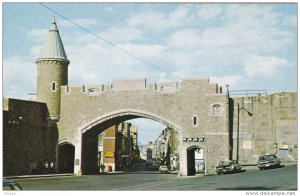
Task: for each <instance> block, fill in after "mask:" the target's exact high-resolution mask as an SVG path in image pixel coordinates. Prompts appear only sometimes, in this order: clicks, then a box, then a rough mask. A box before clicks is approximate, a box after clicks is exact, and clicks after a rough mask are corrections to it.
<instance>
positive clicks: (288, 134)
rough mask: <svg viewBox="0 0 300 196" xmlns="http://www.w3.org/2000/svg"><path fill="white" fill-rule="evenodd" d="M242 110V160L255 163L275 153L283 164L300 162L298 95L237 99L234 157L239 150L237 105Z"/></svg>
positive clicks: (240, 154)
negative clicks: (298, 152) (298, 159)
mask: <svg viewBox="0 0 300 196" xmlns="http://www.w3.org/2000/svg"><path fill="white" fill-rule="evenodd" d="M238 103H239V104H240V107H241V108H245V109H247V110H248V111H249V112H251V113H253V116H252V117H251V116H248V114H247V112H246V111H244V110H240V129H239V142H238V143H239V153H238V154H239V161H240V163H242V164H256V163H257V161H258V158H259V156H260V155H263V154H266V153H269V154H272V153H275V154H277V156H278V157H279V158H280V159H281V161H282V163H283V164H285V165H287V164H295V163H297V151H298V148H297V134H298V130H297V93H278V94H272V95H268V96H255V97H241V98H234V119H233V123H234V125H233V158H234V159H235V158H236V149H237V148H236V147H237V104H238Z"/></svg>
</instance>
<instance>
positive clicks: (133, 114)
mask: <svg viewBox="0 0 300 196" xmlns="http://www.w3.org/2000/svg"><path fill="white" fill-rule="evenodd" d="M135 118H147V119H151V120H154V121H157V122H160V123H162V124H164V125H166V126H167V127H170V128H172V129H173V130H174V131H176V132H177V133H178V134H179V135H180V130H181V128H180V127H179V125H177V124H175V123H174V122H170V121H168V120H166V119H164V118H163V117H161V116H159V115H156V114H153V113H149V112H146V111H141V110H135V109H124V110H120V111H115V112H112V113H109V114H106V115H103V116H101V117H98V118H96V119H94V120H93V121H91V122H89V123H87V124H86V125H84V126H83V127H81V128H79V129H78V137H79V140H78V141H81V142H78V143H76V144H75V145H76V149H77V151H76V155H75V162H76V164H75V167H74V173H81V174H95V173H97V161H98V158H97V155H98V152H97V147H98V146H97V145H98V140H97V135H98V134H100V133H101V132H103V131H104V130H106V129H107V128H109V127H111V126H113V125H116V124H119V123H121V122H123V121H127V120H131V119H135ZM79 149H81V150H80V151H79ZM78 164H79V165H78Z"/></svg>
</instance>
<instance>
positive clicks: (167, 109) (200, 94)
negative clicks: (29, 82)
mask: <svg viewBox="0 0 300 196" xmlns="http://www.w3.org/2000/svg"><path fill="white" fill-rule="evenodd" d="M170 84H172V85H170ZM165 86H171V87H172V88H171V89H170V88H165ZM61 92H62V93H61V108H60V119H59V122H58V129H59V141H61V140H66V141H69V142H71V143H73V144H74V145H75V166H74V173H76V174H81V172H82V167H83V168H87V169H86V171H91V172H92V170H93V168H95V166H94V165H84V164H86V163H83V162H82V156H86V155H83V154H85V153H86V152H88V153H91V154H92V155H93V154H94V152H93V151H89V150H88V151H86V148H84V147H82V145H87V143H88V144H89V145H95V144H94V143H95V141H94V140H93V139H92V138H93V137H94V136H95V134H96V133H99V130H104V129H105V128H108V127H110V126H112V125H115V124H117V123H120V122H123V121H126V120H130V119H134V118H148V119H151V120H154V121H157V122H160V123H162V124H164V125H166V126H169V127H171V128H173V129H175V130H177V132H178V133H179V135H178V136H179V137H178V138H179V154H180V173H181V175H187V150H186V149H187V148H188V147H190V146H191V145H196V144H197V145H201V144H202V143H203V142H205V143H206V144H205V146H206V150H207V160H206V161H207V164H206V166H207V171H209V172H211V173H212V172H213V171H214V167H215V166H216V164H217V163H218V162H219V159H228V158H229V134H228V133H229V121H228V99H227V96H226V95H225V94H222V92H220V91H219V87H218V85H217V84H214V83H210V82H209V80H208V79H207V78H202V79H201V78H200V79H185V80H183V81H182V83H177V82H171V83H155V84H148V83H147V81H146V80H125V81H117V82H114V83H112V84H111V85H103V84H102V85H81V86H62V87H61ZM203 145H204V144H203ZM82 152H83V154H82ZM92 162H94V161H92ZM82 163H83V164H82ZM87 173H89V172H87Z"/></svg>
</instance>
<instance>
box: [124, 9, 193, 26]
mask: <svg viewBox="0 0 300 196" xmlns="http://www.w3.org/2000/svg"><path fill="white" fill-rule="evenodd" d="M189 11H190V6H186V5H180V6H178V7H177V9H175V10H173V11H171V12H169V13H167V12H159V11H148V12H140V13H134V14H133V15H132V16H131V17H130V18H129V19H127V23H128V25H129V26H135V27H136V26H143V27H146V28H150V29H155V30H156V31H157V30H161V29H163V30H164V29H168V28H174V27H182V26H184V25H185V24H189V23H190V22H191V21H192V20H193V17H191V16H189Z"/></svg>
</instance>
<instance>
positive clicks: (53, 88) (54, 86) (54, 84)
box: [52, 82, 56, 91]
mask: <svg viewBox="0 0 300 196" xmlns="http://www.w3.org/2000/svg"><path fill="white" fill-rule="evenodd" d="M52 91H56V82H52Z"/></svg>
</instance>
